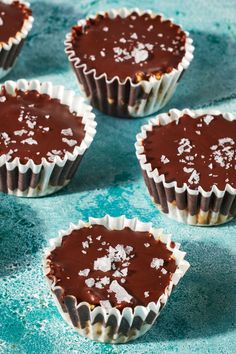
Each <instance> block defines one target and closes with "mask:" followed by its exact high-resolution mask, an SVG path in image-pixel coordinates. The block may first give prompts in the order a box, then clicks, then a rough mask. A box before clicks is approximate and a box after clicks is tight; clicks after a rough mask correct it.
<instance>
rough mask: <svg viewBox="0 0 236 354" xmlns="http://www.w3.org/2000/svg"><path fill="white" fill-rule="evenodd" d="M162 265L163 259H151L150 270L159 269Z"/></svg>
mask: <svg viewBox="0 0 236 354" xmlns="http://www.w3.org/2000/svg"><path fill="white" fill-rule="evenodd" d="M163 264H164V259H161V258H153V259H152V261H151V264H150V267H151V268H155V269H159V268H160V267H162V266H163Z"/></svg>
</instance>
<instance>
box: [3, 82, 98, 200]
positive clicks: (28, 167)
mask: <svg viewBox="0 0 236 354" xmlns="http://www.w3.org/2000/svg"><path fill="white" fill-rule="evenodd" d="M3 86H5V88H6V91H7V92H8V93H9V94H11V95H14V94H15V90H16V89H19V90H22V91H28V90H36V91H38V92H39V93H40V94H47V95H49V96H50V97H51V98H56V99H58V100H60V102H61V103H62V104H65V105H68V107H69V109H70V110H71V111H73V112H76V114H77V116H81V117H83V118H82V123H84V130H85V136H84V139H83V140H82V142H81V144H80V145H79V146H77V145H76V146H75V147H74V150H73V152H72V153H71V152H66V154H65V155H64V157H63V158H61V157H59V156H56V157H55V160H54V161H53V162H49V161H48V160H47V159H45V158H42V160H41V163H40V164H35V163H34V161H33V160H32V159H30V160H28V161H27V163H26V164H22V163H21V162H20V160H19V158H18V157H16V158H15V159H14V160H13V161H11V162H9V161H8V156H7V155H0V191H1V192H4V193H8V194H13V195H16V196H19V197H40V196H44V195H47V194H51V193H54V192H56V191H58V190H59V189H61V188H62V187H63V186H65V185H66V184H68V183H69V181H70V180H71V178H72V177H73V175H74V173H75V172H76V170H77V168H78V165H79V163H80V161H81V159H82V157H83V155H84V153H85V151H86V150H87V149H88V148H89V146H90V144H91V143H92V141H93V138H94V136H95V134H96V125H97V124H96V122H95V115H94V114H93V113H92V112H91V111H92V107H91V106H89V105H87V104H85V103H84V99H83V98H81V97H79V96H76V95H75V93H74V92H73V91H67V90H65V88H64V87H63V86H53V84H52V83H51V82H40V81H38V80H32V81H29V82H28V81H26V80H24V79H21V80H18V81H17V82H13V81H6V82H5V83H4V84H3Z"/></svg>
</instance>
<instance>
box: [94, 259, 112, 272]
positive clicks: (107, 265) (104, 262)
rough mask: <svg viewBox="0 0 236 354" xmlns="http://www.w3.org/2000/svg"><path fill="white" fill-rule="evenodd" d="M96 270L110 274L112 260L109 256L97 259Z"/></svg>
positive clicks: (95, 262)
mask: <svg viewBox="0 0 236 354" xmlns="http://www.w3.org/2000/svg"><path fill="white" fill-rule="evenodd" d="M93 267H94V270H101V271H102V272H108V271H109V270H111V259H110V258H109V257H107V256H104V257H101V258H97V259H96V260H95V261H94V265H93Z"/></svg>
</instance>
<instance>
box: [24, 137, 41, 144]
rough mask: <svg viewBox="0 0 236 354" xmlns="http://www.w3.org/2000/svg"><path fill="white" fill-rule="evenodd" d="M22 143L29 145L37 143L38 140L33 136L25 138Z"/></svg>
mask: <svg viewBox="0 0 236 354" xmlns="http://www.w3.org/2000/svg"><path fill="white" fill-rule="evenodd" d="M21 143H22V144H28V145H37V144H38V142H37V141H36V140H34V139H33V138H28V139H25V140H21Z"/></svg>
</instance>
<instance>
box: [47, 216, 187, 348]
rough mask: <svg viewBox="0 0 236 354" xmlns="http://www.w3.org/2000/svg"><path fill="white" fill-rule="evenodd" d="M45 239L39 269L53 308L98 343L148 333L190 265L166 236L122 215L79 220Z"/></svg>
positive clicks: (177, 246)
mask: <svg viewBox="0 0 236 354" xmlns="http://www.w3.org/2000/svg"><path fill="white" fill-rule="evenodd" d="M50 244H51V246H50V247H49V248H48V249H47V250H46V251H45V257H44V261H43V268H44V274H45V278H46V281H47V283H48V285H49V288H50V290H51V293H52V295H53V297H54V300H55V302H56V305H57V307H58V310H59V312H60V313H61V315H62V317H63V318H64V319H65V321H66V322H67V323H68V324H69V325H70V326H72V327H73V328H74V329H75V330H76V331H78V333H79V334H81V335H82V336H85V337H88V338H90V339H92V340H96V341H99V342H106V343H125V342H127V341H130V340H133V339H136V338H138V337H140V336H141V335H143V334H144V333H145V332H147V331H148V330H149V329H150V328H151V327H152V325H153V324H154V322H155V320H156V318H157V317H158V315H159V313H160V311H161V309H162V308H163V307H164V306H165V304H166V302H167V300H168V298H169V296H170V294H171V292H172V290H173V288H174V287H175V286H176V285H177V284H178V282H179V280H180V279H181V278H182V277H183V276H184V274H185V272H186V271H187V269H188V268H189V263H188V262H187V261H185V260H184V256H185V253H184V252H182V251H180V250H179V246H180V245H179V244H175V243H174V242H173V241H171V237H170V235H165V234H163V232H162V230H161V229H154V228H153V227H152V225H151V223H142V222H140V221H139V220H138V219H136V218H134V219H126V217H125V216H121V217H110V216H109V215H106V216H104V217H103V218H101V219H95V218H89V222H86V223H85V222H83V221H79V223H78V224H77V225H73V224H71V226H70V228H69V230H67V231H60V232H59V237H57V238H55V239H52V240H50Z"/></svg>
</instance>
